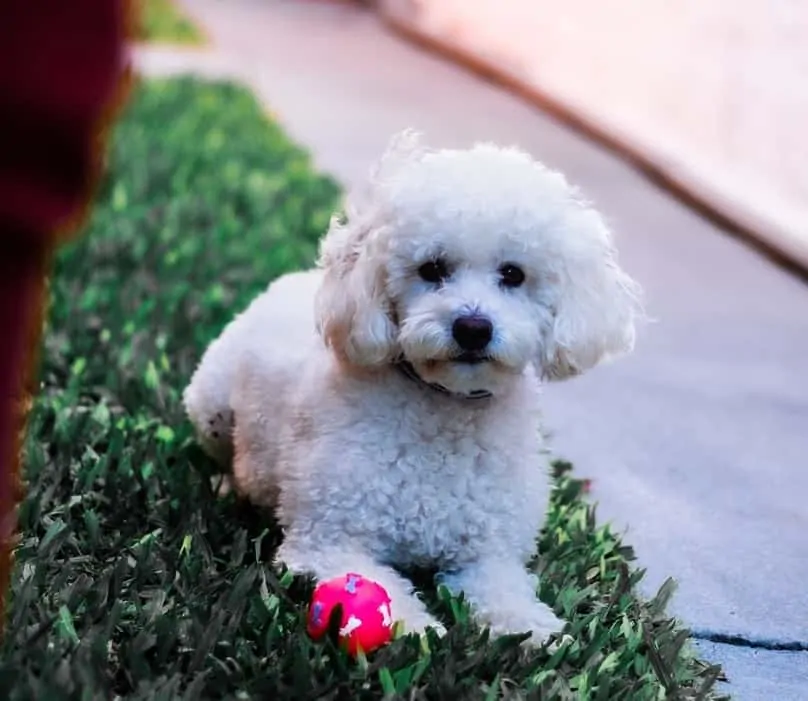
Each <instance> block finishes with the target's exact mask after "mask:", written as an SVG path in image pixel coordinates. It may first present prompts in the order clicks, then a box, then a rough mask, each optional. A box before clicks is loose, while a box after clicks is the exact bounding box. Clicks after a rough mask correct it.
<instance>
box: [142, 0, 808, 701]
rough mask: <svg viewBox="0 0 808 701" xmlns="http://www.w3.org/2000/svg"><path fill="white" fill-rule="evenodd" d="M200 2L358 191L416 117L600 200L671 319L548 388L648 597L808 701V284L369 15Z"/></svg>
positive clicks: (724, 658) (572, 452) (760, 687)
mask: <svg viewBox="0 0 808 701" xmlns="http://www.w3.org/2000/svg"><path fill="white" fill-rule="evenodd" d="M183 2H184V3H185V4H186V6H187V7H188V9H189V11H190V12H191V13H192V14H193V15H195V16H196V17H197V18H198V19H199V20H200V21H201V22H202V23H203V24H204V25H205V27H206V28H207V29H208V30H209V33H210V35H211V36H212V37H213V40H214V43H215V46H214V49H215V51H216V52H218V56H219V63H218V64H217V67H216V68H214V72H221V71H224V72H225V73H227V72H232V73H234V74H236V75H240V76H241V77H242V78H243V79H245V80H247V81H249V83H250V84H251V85H252V86H253V87H254V89H255V90H256V91H257V93H258V94H259V95H260V97H261V98H262V99H264V100H265V101H266V102H267V104H268V105H270V106H271V109H272V111H273V112H274V114H275V115H276V116H277V117H278V118H279V119H280V120H281V121H282V122H283V123H284V124H285V126H286V127H287V129H288V131H289V132H290V133H291V135H292V136H293V137H294V138H296V139H297V140H299V141H300V142H301V143H303V144H305V145H306V146H308V147H309V148H310V149H312V151H313V153H314V154H315V158H316V161H317V164H318V165H319V166H320V167H322V168H324V169H326V170H328V171H331V172H332V173H334V174H335V175H336V176H337V177H339V178H340V179H341V180H342V181H343V182H344V183H346V184H348V185H350V184H353V183H356V182H358V181H360V180H361V179H362V178H363V177H364V175H365V174H366V172H367V169H368V167H369V164H370V163H371V162H372V161H373V160H374V159H375V158H376V157H377V156H378V154H379V153H380V152H381V150H382V149H383V147H384V146H385V144H386V142H387V139H388V137H389V135H390V134H391V133H392V132H394V131H396V130H398V129H400V128H403V127H408V126H413V127H417V128H420V129H422V130H423V131H425V132H426V134H427V138H428V140H429V141H431V142H432V143H435V144H441V145H461V144H469V143H470V142H471V141H473V140H477V139H493V140H495V141H498V142H503V143H518V144H520V145H521V146H523V147H525V148H527V149H529V150H530V151H531V152H533V153H534V154H535V155H536V156H538V157H540V158H541V159H543V160H544V161H545V162H547V163H548V164H550V165H551V166H553V167H556V168H559V169H561V170H563V171H565V172H566V173H567V174H568V175H569V177H570V178H571V179H572V180H573V181H575V182H576V183H578V184H580V185H581V186H582V187H583V188H584V190H585V191H586V192H587V194H588V195H589V196H590V197H592V198H593V199H594V200H595V201H596V202H597V203H598V204H599V206H600V208H601V209H602V210H604V211H605V212H606V214H607V215H608V217H609V219H610V220H611V222H612V223H613V226H614V228H615V230H616V231H617V234H618V241H619V243H620V245H621V251H622V260H623V262H624V263H625V266H626V267H627V269H628V270H630V271H631V272H632V273H633V274H634V276H635V277H637V278H638V279H639V280H640V281H641V282H642V283H643V285H644V286H645V288H646V291H647V298H648V308H649V311H650V313H651V314H652V315H653V316H654V317H655V318H656V319H657V323H655V324H653V325H651V326H649V327H647V328H645V329H644V330H643V331H642V333H641V335H640V338H639V343H638V349H637V352H636V354H635V355H634V356H633V357H631V358H629V359H626V360H623V361H621V362H619V363H616V364H614V365H611V366H607V367H603V368H601V369H598V370H596V371H594V372H593V373H591V374H589V375H587V376H584V377H582V378H579V379H576V380H573V381H570V382H568V383H565V384H559V385H556V386H553V387H549V388H548V390H547V393H546V394H547V397H546V415H547V423H548V425H549V426H550V428H551V429H552V430H553V431H554V433H555V443H554V445H555V449H556V452H557V453H559V454H560V455H562V456H564V457H567V458H570V459H572V460H573V461H574V462H575V463H576V467H577V470H578V472H579V473H580V474H582V475H586V476H591V477H592V478H593V497H594V499H596V500H597V501H598V502H599V504H600V506H599V515H600V518H601V520H610V521H612V522H613V523H614V525H615V527H616V528H617V529H619V530H623V529H627V536H626V539H627V541H628V542H630V543H632V544H633V545H634V546H635V548H636V550H637V554H638V559H639V563H640V564H641V565H643V566H645V567H647V569H648V575H647V580H646V587H647V591H648V592H649V593H651V592H653V591H654V590H655V588H656V587H657V586H658V585H659V584H660V583H661V582H662V581H663V580H664V578H666V577H667V576H668V575H673V576H675V577H676V579H677V580H678V581H679V583H680V589H679V593H678V595H677V597H676V599H675V601H674V603H673V606H672V609H673V610H674V612H675V613H676V614H677V615H679V616H681V618H682V619H683V620H684V621H685V622H686V623H687V624H688V625H690V626H692V627H693V628H694V629H696V630H697V631H703V632H705V633H706V634H710V633H725V634H728V635H736V636H740V637H741V638H744V639H746V640H749V641H750V642H752V643H757V644H761V645H763V646H764V647H762V648H760V649H757V648H752V647H749V646H730V645H713V644H708V643H705V646H706V647H705V650H706V654H707V655H708V656H709V657H710V658H711V659H715V660H718V661H721V662H723V663H724V664H725V668H726V670H727V672H728V674H729V676H730V677H731V679H732V681H733V684H732V687H731V691H732V692H733V693H734V695H735V697H736V698H738V699H755V700H757V699H762V700H776V701H787V700H789V699H794V700H795V701H796V700H797V699H800V700H802V699H805V698H806V693H808V692H806V689H808V652H773V651H770V650H767V649H765V646H766V644H767V643H771V642H775V643H798V642H800V641H801V642H802V643H803V644H805V643H808V586H806V582H807V581H808V535H806V534H808V509H807V508H806V501H808V287H806V286H805V285H804V284H802V283H800V282H799V281H798V280H796V279H794V278H792V277H791V276H789V275H788V274H787V273H785V272H783V271H781V270H779V269H777V268H776V267H774V266H773V265H771V264H770V263H769V262H768V261H767V260H765V259H763V258H761V257H760V256H758V255H757V254H756V253H754V252H752V251H751V250H749V249H747V248H746V247H745V246H744V245H742V244H741V243H739V242H737V241H736V240H734V239H732V238H730V237H728V236H726V235H724V234H722V232H721V231H719V230H717V229H716V228H715V227H713V226H712V225H711V224H709V223H708V222H706V221H704V220H702V219H700V218H699V217H698V216H697V215H696V214H694V213H693V212H691V211H690V210H688V209H687V208H685V207H684V206H682V205H681V204H679V203H677V202H676V201H674V200H673V199H671V198H670V197H669V196H668V195H667V194H665V193H664V192H661V191H659V190H658V189H656V188H655V187H654V186H653V185H651V184H650V183H649V182H647V181H646V180H645V179H644V178H643V177H642V176H641V175H640V174H638V173H637V172H635V171H634V170H633V169H632V168H631V167H629V166H628V165H626V164H625V163H623V162H621V161H620V160H618V159H616V158H615V157H614V156H613V155H611V154H609V153H607V152H605V151H604V150H602V149H599V148H598V147H597V146H594V145H592V144H591V143H588V142H586V141H584V140H582V139H581V138H580V137H578V136H576V135H575V134H573V133H571V132H569V131H568V130H566V129H564V128H563V127H561V126H559V125H558V124H556V123H554V122H553V121H551V120H550V119H549V118H547V117H546V116H544V115H542V114H541V113H539V112H537V111H536V110H535V109H533V108H531V107H530V106H527V105H525V104H522V103H521V102H519V101H518V100H516V99H515V98H514V97H512V96H510V95H508V94H506V93H504V92H502V91H500V90H499V89H497V88H496V87H494V86H492V85H489V84H486V83H484V82H482V81H480V80H478V79H476V78H475V77H473V76H470V75H468V74H466V73H465V72H464V71H462V70H460V69H458V68H456V67H454V66H452V65H450V64H447V63H445V62H442V61H440V60H438V59H436V58H434V57H431V56H428V55H426V54H424V53H423V52H421V51H419V50H418V49H416V48H414V47H412V46H410V45H408V44H407V43H405V42H403V41H402V40H400V39H397V38H395V37H393V36H391V35H390V34H389V33H388V32H387V31H385V29H384V28H383V27H382V26H380V24H379V23H378V22H377V20H376V19H375V17H374V16H373V15H372V14H370V13H368V12H365V11H362V10H359V9H357V8H355V7H353V6H352V5H348V4H345V3H337V2H325V3H317V2H312V1H310V0H309V1H304V0H226V1H224V0H183ZM214 63H216V62H214ZM160 66H163V67H166V60H162V61H161V60H160V59H156V60H154V61H153V62H152V64H151V69H152V70H160ZM223 66H224V68H222V67H223ZM178 68H179V63H176V64H175V65H174V66H173V67H172V68H171V69H172V70H176V69H178Z"/></svg>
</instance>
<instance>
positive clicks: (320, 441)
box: [184, 132, 640, 644]
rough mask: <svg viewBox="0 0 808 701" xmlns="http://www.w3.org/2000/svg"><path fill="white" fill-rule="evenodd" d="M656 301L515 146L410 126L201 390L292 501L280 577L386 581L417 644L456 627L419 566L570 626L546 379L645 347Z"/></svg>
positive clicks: (244, 319)
mask: <svg viewBox="0 0 808 701" xmlns="http://www.w3.org/2000/svg"><path fill="white" fill-rule="evenodd" d="M639 296H640V290H639V287H638V285H637V283H636V282H634V281H633V280H632V278H630V277H629V276H628V275H627V274H626V273H625V272H624V271H623V270H622V269H621V267H620V266H619V265H618V262H617V256H616V251H615V248H614V244H613V242H612V236H611V233H610V231H609V229H608V227H607V226H606V224H605V223H604V220H603V218H602V217H601V216H600V215H599V214H598V212H597V211H596V210H595V209H594V208H593V207H592V206H590V205H589V204H588V203H587V202H586V201H584V200H583V199H582V198H581V196H580V195H579V194H578V192H577V191H576V190H575V189H574V188H573V187H571V186H570V185H569V184H568V182H567V181H566V179H565V178H564V177H563V176H562V175H561V174H559V173H557V172H554V171H552V170H550V169H548V168H547V167H545V166H543V165H542V164H540V163H539V162H536V161H535V160H533V159H532V158H531V157H530V156H529V155H528V154H527V153H525V152H523V151H521V150H519V149H517V148H501V147H498V146H496V145H493V144H489V143H480V144H476V145H474V146H473V147H471V148H468V149H434V148H429V147H427V146H426V145H424V144H423V143H422V140H421V138H420V136H419V135H418V134H416V133H414V132H404V133H402V134H400V135H398V136H397V137H396V138H394V139H393V141H392V143H391V145H390V146H389V148H388V149H387V151H386V152H385V154H384V155H383V157H382V158H381V160H380V162H379V163H378V165H377V167H376V168H375V169H374V171H373V172H372V174H371V177H370V178H369V181H368V183H367V186H366V187H365V188H364V189H363V190H361V191H359V192H356V193H354V194H353V195H351V196H350V197H349V198H348V200H347V202H346V206H345V210H344V213H343V214H340V215H335V216H334V217H333V218H332V221H331V224H330V227H329V229H328V231H327V232H326V235H325V236H324V237H323V240H322V241H321V244H320V256H319V260H318V265H317V266H316V267H315V268H314V269H312V270H308V271H303V272H297V273H291V274H288V275H285V276H283V277H280V278H279V279H277V280H276V281H275V282H273V283H272V284H270V286H269V288H268V289H267V290H266V291H265V292H264V293H262V294H261V295H260V296H258V297H257V298H256V299H255V300H254V301H253V302H252V303H251V305H250V306H249V307H248V308H247V309H246V311H244V312H243V313H242V314H240V315H239V316H237V317H236V318H235V319H234V320H233V321H232V322H231V323H230V325H229V326H227V327H226V328H225V330H224V332H223V333H222V334H221V336H220V337H219V338H218V339H217V340H215V341H214V342H213V343H212V344H211V345H210V347H209V348H208V350H207V351H206V352H205V354H204V356H203V358H202V360H201V363H200V365H199V367H198V368H197V370H196V372H195V373H194V375H193V377H192V380H191V382H190V384H189V386H188V387H187V389H186V390H185V392H184V403H185V407H186V409H187V413H188V415H189V417H190V419H191V421H192V423H193V424H194V426H195V428H196V431H197V434H198V436H199V440H200V443H201V444H202V445H203V447H204V448H205V449H206V451H207V452H208V453H209V454H210V455H212V456H213V457H214V458H216V459H217V460H219V461H220V462H221V463H222V464H225V465H232V479H233V482H234V485H235V487H236V489H237V491H238V492H239V493H241V494H242V495H243V496H246V497H247V498H249V499H250V500H251V501H253V502H254V503H256V504H259V505H263V506H267V507H270V508H272V509H274V511H275V513H276V514H277V518H278V520H279V522H280V524H281V526H282V527H283V530H284V540H283V543H282V545H281V547H280V548H279V551H278V555H277V560H278V563H283V564H285V565H286V566H287V567H288V568H289V569H290V570H292V571H293V572H295V573H301V574H309V575H313V576H314V577H315V578H316V579H319V580H323V579H328V578H331V577H335V576H338V575H343V574H345V573H347V572H356V573H361V574H362V575H363V576H365V577H369V578H371V579H373V580H375V581H377V582H378V583H380V584H381V585H382V586H383V587H384V588H385V589H386V590H387V591H388V593H389V594H390V597H391V599H392V613H393V617H394V618H395V619H396V620H399V621H401V622H403V624H404V627H405V630H407V631H414V632H423V631H424V630H426V629H427V628H430V627H432V628H435V629H436V630H438V631H439V632H442V631H443V628H442V626H441V624H440V623H439V622H438V621H437V620H436V619H435V618H434V617H433V616H432V615H431V614H430V613H429V612H428V611H427V609H426V607H425V605H424V604H423V602H422V601H421V600H420V599H419V598H418V597H417V596H416V595H415V594H414V592H413V585H412V583H411V582H410V581H409V580H408V579H407V578H406V577H405V576H403V575H402V574H401V572H402V571H405V570H406V569H407V568H410V567H433V568H435V569H436V570H437V571H438V572H439V574H438V581H439V582H441V583H443V584H444V585H445V586H446V587H448V588H449V590H450V591H452V592H461V591H462V592H463V594H464V596H465V599H466V601H467V602H468V603H469V605H470V607H471V611H472V612H473V614H474V615H475V616H476V618H477V619H478V620H479V622H480V623H481V624H482V625H485V626H488V627H489V628H490V629H491V630H492V632H493V633H494V634H509V633H529V634H530V638H529V641H532V642H534V643H536V644H543V643H545V642H547V641H548V639H550V638H551V636H553V635H554V634H556V633H559V632H560V631H561V630H562V628H563V623H562V621H561V620H559V619H558V618H557V617H556V615H555V614H554V613H553V610H552V609H551V608H550V607H549V606H547V605H546V604H544V603H542V602H541V601H539V600H538V598H537V595H536V591H537V579H536V577H535V575H532V574H531V573H529V572H528V569H527V562H528V561H529V560H530V558H531V557H532V556H533V555H534V553H535V547H536V538H537V535H538V532H539V530H540V527H541V525H542V522H543V514H544V512H545V510H546V508H547V502H548V498H549V493H550V479H549V474H548V469H547V468H548V465H547V458H546V451H545V449H544V446H543V441H542V437H541V423H540V386H541V383H542V382H543V381H556V380H563V379H565V378H569V377H572V376H575V375H578V374H580V373H583V372H585V371H587V370H589V369H590V368H592V367H594V366H595V365H597V364H598V363H600V362H601V361H604V360H606V359H608V358H612V357H616V356H618V355H621V354H624V353H627V352H629V351H630V350H631V349H632V348H633V345H634V339H635V326H636V320H637V319H638V318H639V315H640V302H639Z"/></svg>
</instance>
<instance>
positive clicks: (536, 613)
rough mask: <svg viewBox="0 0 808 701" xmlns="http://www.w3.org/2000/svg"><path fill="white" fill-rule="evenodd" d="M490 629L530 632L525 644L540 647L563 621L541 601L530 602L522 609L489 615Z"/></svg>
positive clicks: (499, 632)
mask: <svg viewBox="0 0 808 701" xmlns="http://www.w3.org/2000/svg"><path fill="white" fill-rule="evenodd" d="M490 618H491V621H490V626H491V630H492V631H493V632H494V633H496V634H498V635H512V634H519V633H530V638H528V639H527V640H526V641H525V644H526V645H531V646H536V647H540V646H541V645H544V644H545V643H546V642H547V640H548V639H549V638H550V636H552V635H555V634H557V633H560V632H561V631H562V630H563V629H564V625H565V623H564V621H563V620H561V619H560V618H559V617H558V616H556V615H555V614H554V613H553V610H552V609H551V608H550V607H549V606H547V604H543V603H542V602H541V601H537V602H535V603H531V604H530V605H529V606H526V607H525V610H522V611H508V612H507V613H506V612H502V613H500V614H493V615H491V616H490Z"/></svg>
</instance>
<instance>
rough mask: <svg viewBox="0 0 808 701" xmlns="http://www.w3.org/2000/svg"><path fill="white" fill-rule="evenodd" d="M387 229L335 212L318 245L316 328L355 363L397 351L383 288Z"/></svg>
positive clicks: (377, 360) (378, 359) (373, 360)
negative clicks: (320, 274)
mask: <svg viewBox="0 0 808 701" xmlns="http://www.w3.org/2000/svg"><path fill="white" fill-rule="evenodd" d="M385 233H386V232H385V231H384V228H383V227H382V228H377V229H373V228H369V227H361V226H358V225H357V224H356V223H354V222H351V221H350V220H347V221H341V220H340V219H338V218H336V217H335V218H334V219H333V220H332V222H331V227H330V229H329V231H328V234H326V237H325V239H324V240H323V243H322V246H321V249H320V267H321V268H322V270H323V282H322V284H321V285H320V289H319V290H318V291H317V297H316V315H317V326H318V330H319V332H320V334H321V335H322V337H323V339H324V340H325V342H326V343H327V344H328V346H329V347H331V348H332V349H333V350H334V352H335V353H336V354H337V355H338V356H339V357H341V358H343V359H345V360H347V361H348V362H350V363H352V364H354V365H363V366H371V365H380V364H383V363H386V362H389V361H390V360H392V359H393V357H394V355H395V347H396V337H397V335H398V334H397V328H396V324H395V323H394V320H393V310H392V309H391V308H390V301H389V299H388V297H387V294H386V291H385V288H386V280H385V274H386V271H385V265H384V261H385V251H384V248H385V245H384V238H385Z"/></svg>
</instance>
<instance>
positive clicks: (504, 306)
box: [317, 132, 639, 394]
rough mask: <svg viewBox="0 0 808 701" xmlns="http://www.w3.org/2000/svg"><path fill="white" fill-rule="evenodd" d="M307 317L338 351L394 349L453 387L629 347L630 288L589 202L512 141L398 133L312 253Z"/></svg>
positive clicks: (555, 373) (363, 357) (374, 361)
mask: <svg viewBox="0 0 808 701" xmlns="http://www.w3.org/2000/svg"><path fill="white" fill-rule="evenodd" d="M320 265H321V267H322V268H323V270H324V280H323V284H322V286H321V288H320V290H319V293H318V296H317V317H318V324H319V329H320V332H321V333H322V335H323V337H324V338H325V340H326V342H327V343H328V344H329V345H330V346H331V347H332V348H333V349H334V351H335V352H336V353H337V354H338V355H339V356H341V357H342V358H343V359H344V360H345V361H347V362H349V363H352V364H355V365H360V366H378V365H382V364H386V363H391V362H393V361H395V359H396V358H399V357H402V356H403V357H404V358H405V359H406V360H408V361H409V362H410V363H411V364H412V366H413V367H414V369H415V370H416V372H417V373H418V374H419V375H420V376H421V377H422V378H423V379H424V380H426V381H428V382H433V383H437V384H440V385H442V386H443V387H445V388H447V389H448V390H450V391H452V392H457V393H468V392H470V391H473V390H487V391H489V392H492V393H494V394H496V393H498V392H501V391H503V389H504V388H505V387H506V386H507V384H508V382H509V380H510V379H511V378H513V377H514V376H517V375H519V374H521V373H522V371H523V370H524V369H525V367H526V366H527V365H528V364H529V363H531V362H532V363H534V364H535V366H536V369H537V371H538V374H539V375H541V376H542V377H544V378H547V379H551V380H556V379H563V378H566V377H569V376H572V375H576V374H579V373H581V372H584V371H585V370H587V369H589V368H591V367H593V366H594V365H595V364H597V363H598V362H600V361H601V360H602V359H604V358H606V357H608V356H613V355H618V354H621V353H624V352H626V351H628V350H630V349H631V348H632V346H633V343H634V321H635V317H636V314H637V312H638V310H639V306H638V301H637V300H638V288H637V286H636V284H635V283H634V282H633V281H632V280H631V279H630V278H629V277H628V276H627V275H626V274H625V273H624V272H623V271H622V270H621V269H620V268H619V267H618V264H617V261H616V257H615V250H614V248H613V245H612V240H611V235H610V233H609V230H608V228H607V227H606V225H605V223H604V222H603V220H602V219H601V217H600V216H599V214H598V213H597V212H596V211H595V210H594V209H592V208H591V207H590V206H588V205H587V204H586V203H585V202H583V201H582V200H581V199H580V198H579V197H578V195H577V193H576V192H575V190H574V189H573V188H571V187H570V186H569V185H568V183H567V182H566V180H565V179H564V177H563V176H561V175H560V174H558V173H555V172H553V171H551V170H548V169H547V168H545V167H544V166H542V165H541V164H540V163H537V162H535V161H534V160H532V159H531V158H530V157H529V156H528V155H527V154H525V153H523V152H521V151H519V150H516V149H502V148H498V147H496V146H493V145H488V144H481V145H477V146H475V147H474V148H471V149H469V150H430V149H427V148H424V147H422V146H421V145H420V144H419V142H418V138H417V136H416V135H414V134H412V133H410V132H407V133H404V134H402V135H400V136H399V137H397V138H396V139H395V140H394V142H393V144H392V145H391V147H390V149H389V150H388V151H387V153H386V154H385V156H384V157H383V158H382V160H381V162H380V164H379V166H378V168H377V170H376V172H375V174H374V177H373V178H372V179H371V181H370V184H369V187H368V189H367V191H366V192H365V193H363V196H360V197H357V198H354V199H352V200H349V202H348V205H347V207H346V213H345V215H344V216H342V217H335V218H334V220H333V221H332V225H331V228H330V230H329V232H328V234H327V235H326V236H325V238H324V240H323V243H322V247H321V256H320Z"/></svg>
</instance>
